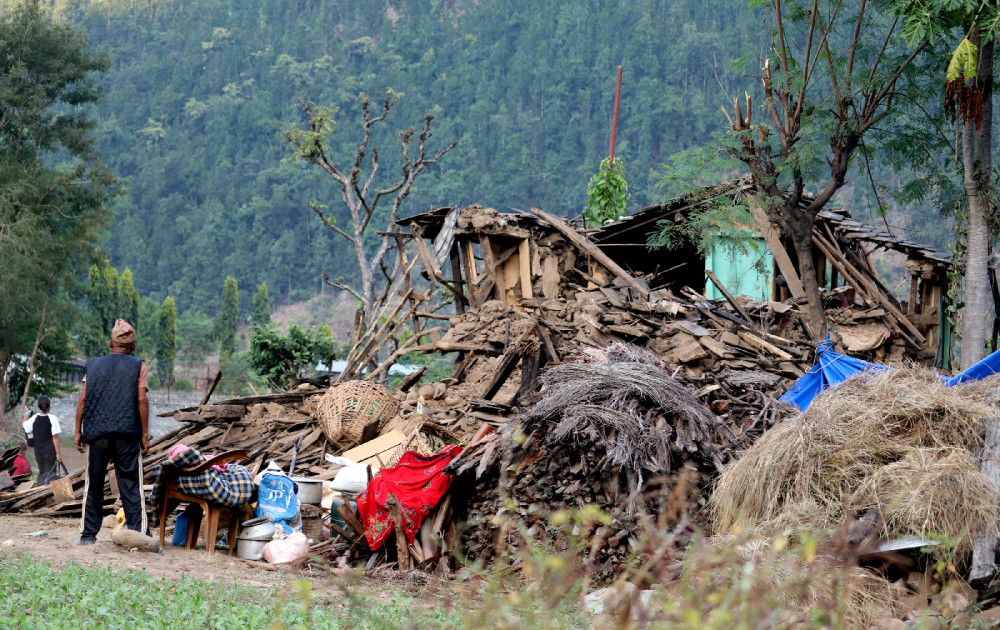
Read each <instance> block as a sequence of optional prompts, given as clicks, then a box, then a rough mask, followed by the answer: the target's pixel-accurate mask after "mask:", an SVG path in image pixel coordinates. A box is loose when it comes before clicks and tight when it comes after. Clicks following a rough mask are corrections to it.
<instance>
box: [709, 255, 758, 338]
mask: <svg viewBox="0 0 1000 630" xmlns="http://www.w3.org/2000/svg"><path fill="white" fill-rule="evenodd" d="M705 275H706V276H708V279H709V280H711V281H712V284H714V285H715V287H716V288H717V289H718V290H719V291H720V292H721V293H722V295H724V296H725V297H726V301H727V302H729V303H730V304H732V305H733V308H735V309H736V312H737V313H739V314H740V316H741V317H742V318H743V319H744V320H746V322H747V323H748V324H751V325H753V319H751V318H750V315H748V314H747V312H746V311H745V310H744V309H743V307H742V306H740V303H739V302H737V301H736V298H734V297H733V294H732V293H730V292H729V290H728V289H726V287H725V285H723V284H722V281H721V280H719V279H718V278H717V277H716V276H715V273H714V272H713V271H712V270H711V269H708V268H706V269H705ZM754 328H756V326H754Z"/></svg>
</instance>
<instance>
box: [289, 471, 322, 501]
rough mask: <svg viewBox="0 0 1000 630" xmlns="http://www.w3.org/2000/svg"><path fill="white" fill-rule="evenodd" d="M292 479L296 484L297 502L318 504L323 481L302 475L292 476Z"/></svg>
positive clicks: (320, 499) (320, 498)
mask: <svg viewBox="0 0 1000 630" xmlns="http://www.w3.org/2000/svg"><path fill="white" fill-rule="evenodd" d="M292 480H293V481H294V482H295V483H296V485H297V486H298V490H297V491H296V492H295V496H296V497H298V499H299V503H305V504H307V505H319V504H320V502H321V501H322V500H323V482H322V481H320V480H318V479H305V478H303V477H293V478H292Z"/></svg>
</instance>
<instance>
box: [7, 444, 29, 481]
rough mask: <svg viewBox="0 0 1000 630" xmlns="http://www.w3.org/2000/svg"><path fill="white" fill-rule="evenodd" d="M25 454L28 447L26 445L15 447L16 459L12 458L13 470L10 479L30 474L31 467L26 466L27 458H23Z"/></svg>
mask: <svg viewBox="0 0 1000 630" xmlns="http://www.w3.org/2000/svg"><path fill="white" fill-rule="evenodd" d="M27 452H28V446H27V445H26V444H24V443H21V444H18V445H17V457H15V458H14V470H12V471H11V473H10V474H11V476H12V477H17V476H18V475H30V474H31V465H30V464H28V458H27V457H25V456H24V454H25V453H27Z"/></svg>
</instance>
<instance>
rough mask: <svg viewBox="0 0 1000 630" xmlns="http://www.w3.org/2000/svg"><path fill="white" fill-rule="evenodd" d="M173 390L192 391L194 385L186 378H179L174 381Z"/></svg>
mask: <svg viewBox="0 0 1000 630" xmlns="http://www.w3.org/2000/svg"><path fill="white" fill-rule="evenodd" d="M173 390H174V391H175V392H193V391H194V385H192V384H191V381H189V380H187V379H186V378H179V379H177V380H176V381H174V387H173Z"/></svg>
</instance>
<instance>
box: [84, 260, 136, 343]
mask: <svg viewBox="0 0 1000 630" xmlns="http://www.w3.org/2000/svg"><path fill="white" fill-rule="evenodd" d="M87 280H88V282H89V284H90V291H89V292H88V293H87V311H88V312H89V313H90V316H91V320H92V326H91V329H90V333H89V335H88V338H87V347H86V353H87V355H88V356H91V357H96V356H100V355H102V354H105V353H106V352H107V350H108V340H109V339H111V329H112V328H113V327H114V325H115V320H116V319H118V317H119V314H120V313H121V308H120V305H119V297H120V295H119V293H120V292H119V288H118V283H119V277H118V270H117V269H115V268H114V267H112V266H111V265H110V264H109V263H108V262H107V261H105V260H101V261H99V262H98V263H97V264H96V265H93V266H91V267H90V272H89V274H88V276H87ZM133 288H134V287H133ZM134 325H136V324H133V326H134Z"/></svg>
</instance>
